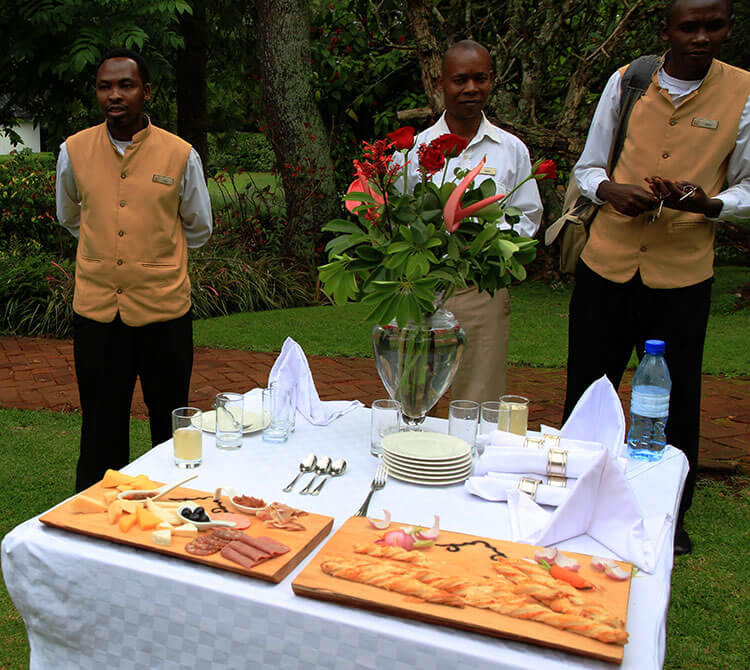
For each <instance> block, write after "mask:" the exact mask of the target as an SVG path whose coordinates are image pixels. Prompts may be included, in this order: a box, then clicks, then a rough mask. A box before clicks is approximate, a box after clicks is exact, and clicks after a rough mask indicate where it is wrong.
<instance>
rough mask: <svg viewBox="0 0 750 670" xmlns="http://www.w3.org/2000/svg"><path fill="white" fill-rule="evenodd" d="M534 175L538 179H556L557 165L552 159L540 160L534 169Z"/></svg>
mask: <svg viewBox="0 0 750 670" xmlns="http://www.w3.org/2000/svg"><path fill="white" fill-rule="evenodd" d="M534 176H535V177H537V178H538V179H540V180H541V179H557V165H555V161H553V160H552V159H548V160H546V161H542V162H541V163H539V167H537V169H536V170H534Z"/></svg>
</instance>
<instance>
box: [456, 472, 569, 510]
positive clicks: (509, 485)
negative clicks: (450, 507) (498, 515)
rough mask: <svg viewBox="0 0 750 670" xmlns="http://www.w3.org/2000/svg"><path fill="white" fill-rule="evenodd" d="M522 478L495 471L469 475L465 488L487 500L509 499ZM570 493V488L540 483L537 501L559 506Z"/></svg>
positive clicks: (537, 489) (537, 490)
mask: <svg viewBox="0 0 750 670" xmlns="http://www.w3.org/2000/svg"><path fill="white" fill-rule="evenodd" d="M520 478H521V476H520V475H516V476H513V475H506V476H499V475H498V473H494V472H493V473H490V474H487V475H485V476H484V477H469V478H468V479H467V480H466V483H465V484H464V488H465V489H466V490H467V491H468V492H469V493H472V494H473V495H475V496H479V497H480V498H484V499H485V500H491V501H493V502H502V501H504V500H507V499H508V491H509V490H512V489H517V488H518V481H519V479H520ZM569 495H570V489H569V488H560V487H559V486H547V485H546V484H539V486H537V488H536V501H537V503H539V504H540V505H551V506H552V507H557V506H559V505H562V503H563V501H564V500H565V499H566V498H567V497H568V496H569Z"/></svg>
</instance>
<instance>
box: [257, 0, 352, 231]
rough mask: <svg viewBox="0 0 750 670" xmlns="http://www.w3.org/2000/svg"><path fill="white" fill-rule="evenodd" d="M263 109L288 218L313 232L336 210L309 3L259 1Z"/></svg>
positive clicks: (258, 24)
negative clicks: (316, 93)
mask: <svg viewBox="0 0 750 670" xmlns="http://www.w3.org/2000/svg"><path fill="white" fill-rule="evenodd" d="M255 9H256V14H257V18H256V21H257V23H256V25H257V34H258V41H257V50H258V61H259V64H260V72H259V75H260V83H261V95H262V104H263V113H264V115H265V117H266V121H267V123H268V137H269V139H270V141H271V144H272V145H273V149H274V152H275V154H276V161H277V164H278V165H279V169H280V172H281V179H282V182H283V184H284V193H285V197H286V213H287V219H288V221H289V223H290V224H291V225H293V226H295V227H298V229H299V230H302V231H307V232H309V234H310V235H311V236H313V237H315V236H317V235H316V234H317V232H318V231H319V230H320V228H321V227H322V225H323V224H324V223H325V222H326V221H327V220H328V219H330V218H332V217H333V216H334V215H335V214H336V212H337V211H338V206H337V203H336V186H335V181H334V176H333V162H332V160H331V153H330V148H329V145H328V140H327V137H326V130H325V126H324V124H323V119H322V117H321V115H320V110H319V109H318V107H317V105H316V103H315V98H314V95H313V90H312V87H311V84H310V82H311V80H312V68H311V53H310V41H309V40H310V16H309V6H308V3H307V2H305V1H304V0H256V1H255Z"/></svg>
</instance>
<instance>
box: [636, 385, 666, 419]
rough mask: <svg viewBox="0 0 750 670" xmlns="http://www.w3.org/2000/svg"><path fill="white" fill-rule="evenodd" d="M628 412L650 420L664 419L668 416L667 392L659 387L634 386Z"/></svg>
mask: <svg viewBox="0 0 750 670" xmlns="http://www.w3.org/2000/svg"><path fill="white" fill-rule="evenodd" d="M630 411H631V412H632V413H633V414H638V415H640V416H647V417H649V418H651V419H658V418H660V417H666V416H667V415H668V414H669V391H667V390H666V389H663V388H661V387H660V386H636V387H635V388H633V395H632V398H631V401H630Z"/></svg>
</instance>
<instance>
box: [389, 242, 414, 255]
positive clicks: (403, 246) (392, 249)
mask: <svg viewBox="0 0 750 670" xmlns="http://www.w3.org/2000/svg"><path fill="white" fill-rule="evenodd" d="M411 248H412V245H411V243H409V242H405V241H403V240H401V241H400V242H391V244H390V246H389V247H388V249H387V250H386V252H385V253H387V254H397V253H400V252H401V251H408V250H409V249H411Z"/></svg>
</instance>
